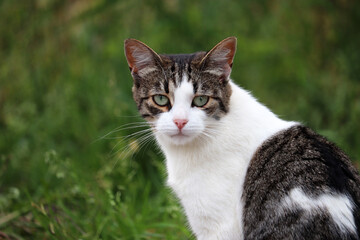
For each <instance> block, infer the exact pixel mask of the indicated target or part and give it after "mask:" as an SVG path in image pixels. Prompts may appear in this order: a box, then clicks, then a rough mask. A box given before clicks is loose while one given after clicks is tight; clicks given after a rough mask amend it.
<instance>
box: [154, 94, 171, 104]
mask: <svg viewBox="0 0 360 240" xmlns="http://www.w3.org/2000/svg"><path fill="white" fill-rule="evenodd" d="M153 100H154V102H155V103H156V104H157V105H159V106H165V105H167V104H168V103H169V98H168V97H167V96H164V95H155V96H153Z"/></svg>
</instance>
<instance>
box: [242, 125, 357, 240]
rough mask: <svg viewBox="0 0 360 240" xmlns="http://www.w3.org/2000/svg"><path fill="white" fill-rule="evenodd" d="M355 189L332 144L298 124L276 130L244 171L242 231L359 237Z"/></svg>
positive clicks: (353, 175) (351, 170)
mask: <svg viewBox="0 0 360 240" xmlns="http://www.w3.org/2000/svg"><path fill="white" fill-rule="evenodd" d="M359 186H360V177H359V174H358V173H357V171H356V168H355V167H354V166H353V165H352V164H351V161H350V160H349V158H348V156H347V155H346V154H345V153H344V152H343V151H342V150H341V149H339V148H338V147H337V146H336V145H335V144H334V143H332V142H330V141H328V140H327V139H326V138H325V137H323V136H321V135H319V134H317V133H316V132H314V131H313V130H311V129H310V128H307V127H305V126H302V125H295V126H293V127H290V128H288V129H286V130H283V131H280V132H278V133H277V134H275V135H273V136H272V137H270V138H269V139H268V140H266V141H265V142H264V143H263V144H262V145H261V146H260V147H259V148H258V149H257V151H256V153H255V154H254V156H253V158H252V160H251V162H250V165H249V167H248V171H247V174H246V178H245V184H244V192H243V196H242V199H243V201H244V224H245V232H246V234H248V236H256V237H255V238H254V239H268V238H267V237H270V236H272V237H275V236H276V237H277V238H275V239H279V238H281V237H284V236H286V235H289V234H290V235H294V236H297V237H299V239H338V238H339V237H341V238H342V239H358V238H357V237H355V235H357V236H358V234H359V232H358V230H357V229H358V227H359V225H360V214H359V211H358V207H359V206H360V205H359V204H360V187H359ZM289 222H291V225H288V224H289ZM262 225H263V226H262ZM285 226H287V227H285ZM273 228H281V229H282V232H281V231H272V230H271V229H273ZM336 229H338V230H336ZM260 233H261V234H263V238H262V237H260V235H261V234H260ZM259 234H260V235H259ZM279 234H280V235H279ZM339 234H340V235H339ZM344 234H345V235H344ZM261 236H262V235H261ZM249 239H252V238H251V237H249ZM296 239H298V238H296Z"/></svg>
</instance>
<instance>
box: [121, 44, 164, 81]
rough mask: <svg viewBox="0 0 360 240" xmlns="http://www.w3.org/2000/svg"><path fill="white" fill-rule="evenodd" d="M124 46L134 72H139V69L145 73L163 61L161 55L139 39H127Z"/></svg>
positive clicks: (131, 69)
mask: <svg viewBox="0 0 360 240" xmlns="http://www.w3.org/2000/svg"><path fill="white" fill-rule="evenodd" d="M124 46H125V55H126V59H127V62H128V65H129V68H130V71H131V73H132V74H134V73H136V74H138V73H139V71H141V72H143V73H145V72H149V71H151V70H153V69H154V68H156V67H157V66H158V64H161V62H162V60H161V57H160V56H159V55H158V54H157V53H156V52H155V51H154V50H152V49H151V48H150V47H148V46H147V45H146V44H144V43H142V42H140V41H139V40H136V39H126V40H125V43H124ZM139 74H140V73H139ZM140 75H141V74H140Z"/></svg>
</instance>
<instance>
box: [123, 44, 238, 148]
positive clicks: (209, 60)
mask: <svg viewBox="0 0 360 240" xmlns="http://www.w3.org/2000/svg"><path fill="white" fill-rule="evenodd" d="M235 48H236V38H234V37H230V38H227V39H225V40H223V41H222V42H220V43H219V44H217V45H216V46H215V47H214V48H213V49H212V50H211V51H209V52H197V53H194V54H181V55H158V54H157V53H155V52H154V51H153V50H152V49H150V48H149V47H148V46H146V45H145V44H143V43H141V42H140V41H138V40H135V39H128V40H126V41H125V52H126V57H127V60H128V64H129V68H130V71H131V74H132V77H133V79H134V86H133V97H134V100H135V102H136V103H137V106H138V110H139V112H140V114H141V115H142V117H143V118H145V119H146V120H147V121H148V122H150V123H152V125H153V129H154V132H155V134H156V135H157V137H158V138H159V139H162V140H163V141H166V142H168V143H170V144H174V145H184V144H188V143H191V142H192V141H193V140H194V139H197V138H201V136H203V137H206V136H211V133H212V131H211V130H212V126H214V123H216V122H217V121H219V120H221V118H222V117H223V116H224V115H225V114H226V113H227V112H228V111H229V101H230V95H231V88H230V85H229V75H230V72H231V66H232V61H233V57H234V54H235Z"/></svg>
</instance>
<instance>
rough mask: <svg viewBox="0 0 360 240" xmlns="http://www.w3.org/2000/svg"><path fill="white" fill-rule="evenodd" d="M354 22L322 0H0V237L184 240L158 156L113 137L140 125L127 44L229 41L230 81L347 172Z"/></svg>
mask: <svg viewBox="0 0 360 240" xmlns="http://www.w3.org/2000/svg"><path fill="white" fill-rule="evenodd" d="M294 9H296V13H297V14H294ZM359 12H360V11H359V4H358V3H356V1H346V2H343V1H325V0H324V1H315V2H314V3H307V2H299V1H287V2H284V1H270V2H264V3H262V2H253V1H243V2H231V1H213V2H211V4H210V3H209V2H208V1H190V0H186V1H181V3H180V2H179V1H158V0H151V1H140V0H134V1H105V0H92V1H83V0H77V1H60V0H49V1H42V0H36V1H16V2H14V1H10V0H4V1H0V18H1V21H0V133H1V135H0V239H170V240H171V239H193V236H192V235H191V233H190V231H189V230H188V228H187V223H186V219H185V216H184V214H183V212H182V210H181V207H180V205H179V203H178V201H177V200H176V199H175V197H174V196H173V194H172V193H171V192H170V190H169V189H168V188H166V187H165V178H166V173H165V167H164V164H163V157H162V155H161V154H160V153H159V150H158V149H157V147H156V146H155V145H154V143H153V142H151V141H149V142H147V141H145V139H144V141H145V142H144V144H145V143H146V144H145V146H142V147H141V146H140V145H141V139H140V138H139V136H136V135H132V134H134V133H135V132H136V131H137V130H139V129H140V130H143V129H144V128H143V127H142V123H141V124H139V128H127V127H131V126H132V125H131V124H133V123H135V122H142V120H141V119H140V118H139V117H138V113H137V111H136V106H135V104H134V102H133V101H132V96H131V85H132V80H131V77H130V74H129V71H128V67H127V64H126V60H125V57H124V53H123V41H124V39H126V38H129V37H133V38H137V39H140V40H142V41H144V42H146V43H147V44H148V45H150V46H151V47H152V48H153V49H154V50H156V51H158V52H159V53H164V52H167V53H175V52H194V51H198V50H207V49H210V48H211V47H212V46H213V45H214V44H216V43H217V42H218V41H220V40H222V39H223V38H225V37H227V36H231V35H235V36H237V38H238V50H237V54H236V56H235V62H234V66H233V73H232V78H233V79H234V80H235V81H236V82H237V83H238V84H240V85H241V86H243V87H244V88H246V89H249V90H251V91H252V92H253V94H254V95H255V96H256V97H257V98H258V99H259V100H260V101H261V102H263V103H265V104H266V105H267V106H269V107H270V108H271V109H273V110H274V112H275V113H277V114H279V115H280V116H282V117H283V118H285V119H289V120H298V121H302V122H304V123H305V124H306V125H308V126H310V127H312V128H314V129H315V130H317V131H318V132H320V133H322V134H324V135H325V136H327V137H328V138H329V139H331V140H332V141H334V142H336V143H337V144H338V145H339V146H340V147H341V148H343V149H344V150H345V151H346V152H347V153H348V154H349V155H350V157H351V158H352V159H353V161H354V164H356V165H358V164H359V163H360V148H358V146H359V144H360V135H359V132H360V125H359V124H358V119H359V116H360V85H359V76H360V70H359V67H358V66H360V65H359V62H360V54H359V53H358V51H357V49H358V44H357V43H358V42H359V40H360V36H359V34H358V30H357V29H358V26H357V24H356V23H357V22H358V20H359V19H360V17H359ZM126 124H130V125H126ZM140 125H141V126H140ZM121 126H122V129H118V128H119V127H121ZM116 129H117V130H116ZM102 136H106V137H103V138H102ZM126 136H129V137H128V138H126ZM126 149H128V150H129V154H125V152H126V151H125V152H124V150H126Z"/></svg>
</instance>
